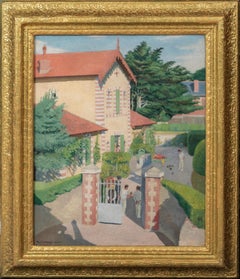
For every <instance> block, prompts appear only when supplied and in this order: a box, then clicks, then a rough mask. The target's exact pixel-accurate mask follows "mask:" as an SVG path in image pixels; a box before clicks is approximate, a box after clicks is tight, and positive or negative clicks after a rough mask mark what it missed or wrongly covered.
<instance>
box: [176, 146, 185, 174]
mask: <svg viewBox="0 0 240 279" xmlns="http://www.w3.org/2000/svg"><path fill="white" fill-rule="evenodd" d="M184 158H185V155H184V153H183V151H182V150H181V149H178V159H179V163H178V170H180V171H183V167H184Z"/></svg>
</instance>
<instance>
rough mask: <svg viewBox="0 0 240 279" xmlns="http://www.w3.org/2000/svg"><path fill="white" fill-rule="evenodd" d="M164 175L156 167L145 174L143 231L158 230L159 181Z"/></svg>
mask: <svg viewBox="0 0 240 279" xmlns="http://www.w3.org/2000/svg"><path fill="white" fill-rule="evenodd" d="M163 176H164V173H163V172H161V171H160V169H158V168H156V167H152V168H150V169H149V170H148V171H147V172H146V173H145V205H144V206H145V220H144V229H146V230H158V229H159V204H160V187H161V186H162V184H161V179H162V178H163Z"/></svg>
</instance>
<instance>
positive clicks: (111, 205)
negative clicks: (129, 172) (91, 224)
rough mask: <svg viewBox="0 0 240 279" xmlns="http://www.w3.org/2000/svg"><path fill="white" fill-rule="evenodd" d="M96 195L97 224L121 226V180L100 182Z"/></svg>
mask: <svg viewBox="0 0 240 279" xmlns="http://www.w3.org/2000/svg"><path fill="white" fill-rule="evenodd" d="M98 193H99V197H98V222H101V223H112V224H122V216H123V213H122V204H121V180H120V179H117V178H110V179H107V180H106V181H100V182H99V191H98Z"/></svg>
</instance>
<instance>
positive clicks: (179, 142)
mask: <svg viewBox="0 0 240 279" xmlns="http://www.w3.org/2000/svg"><path fill="white" fill-rule="evenodd" d="M187 137H188V134H187V133H184V134H179V135H177V136H176V137H174V138H173V139H171V140H169V141H167V142H166V143H164V146H178V147H181V148H182V147H184V146H187Z"/></svg>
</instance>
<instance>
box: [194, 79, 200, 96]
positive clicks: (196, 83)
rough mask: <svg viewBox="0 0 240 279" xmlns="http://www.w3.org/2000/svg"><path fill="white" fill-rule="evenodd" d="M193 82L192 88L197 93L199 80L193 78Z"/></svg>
mask: <svg viewBox="0 0 240 279" xmlns="http://www.w3.org/2000/svg"><path fill="white" fill-rule="evenodd" d="M193 84H194V88H193V91H194V93H198V92H199V81H198V80H194V81H193Z"/></svg>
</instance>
